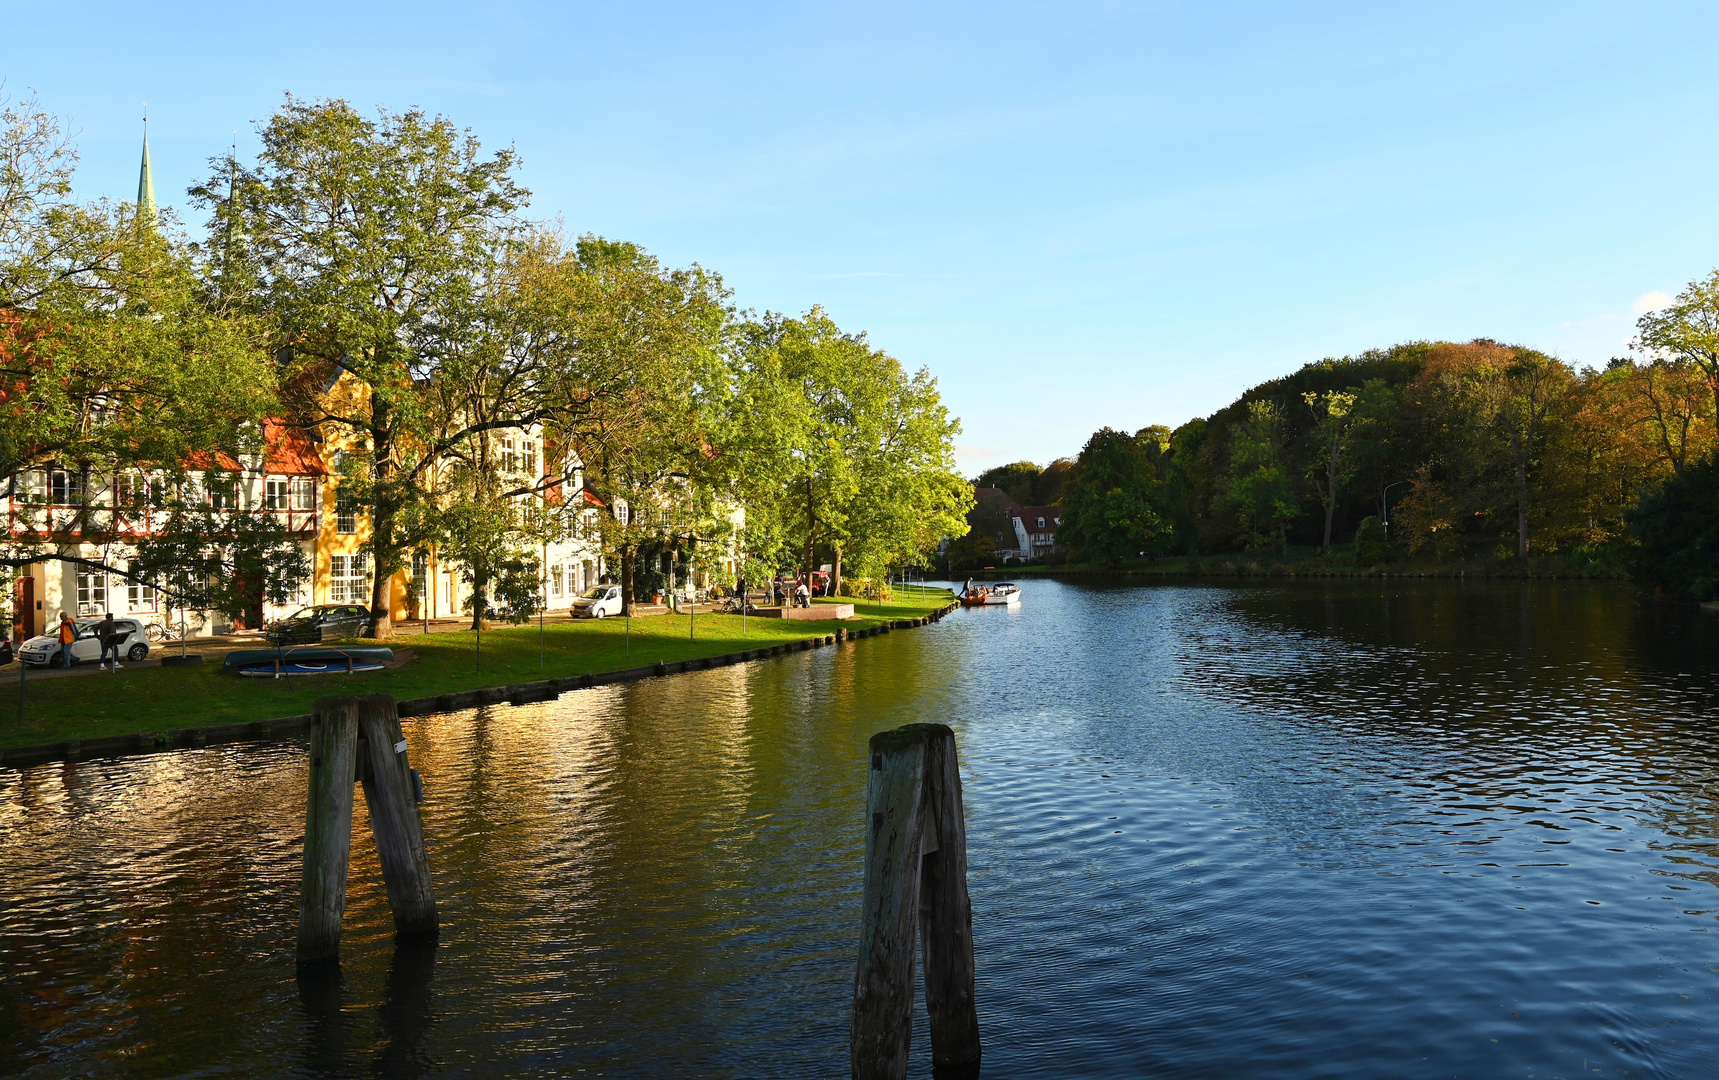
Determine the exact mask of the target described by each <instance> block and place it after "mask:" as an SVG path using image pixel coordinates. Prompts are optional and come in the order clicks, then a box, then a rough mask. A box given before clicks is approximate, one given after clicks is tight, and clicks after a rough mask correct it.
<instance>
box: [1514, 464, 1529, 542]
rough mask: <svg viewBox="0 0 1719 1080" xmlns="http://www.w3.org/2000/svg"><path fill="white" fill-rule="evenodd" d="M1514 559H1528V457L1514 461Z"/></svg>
mask: <svg viewBox="0 0 1719 1080" xmlns="http://www.w3.org/2000/svg"><path fill="white" fill-rule="evenodd" d="M1516 557H1517V558H1519V559H1526V558H1527V557H1528V456H1527V455H1526V454H1524V455H1522V456H1521V457H1518V458H1517V459H1516Z"/></svg>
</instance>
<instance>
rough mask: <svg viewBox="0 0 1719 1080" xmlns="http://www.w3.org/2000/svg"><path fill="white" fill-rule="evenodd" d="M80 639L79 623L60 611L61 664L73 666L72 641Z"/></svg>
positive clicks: (62, 665) (65, 666) (67, 666)
mask: <svg viewBox="0 0 1719 1080" xmlns="http://www.w3.org/2000/svg"><path fill="white" fill-rule="evenodd" d="M77 639H78V627H77V624H76V623H74V622H72V617H71V616H70V615H67V614H66V613H65V612H63V611H62V612H60V666H61V667H64V668H69V667H71V666H72V642H74V641H76V640H77Z"/></svg>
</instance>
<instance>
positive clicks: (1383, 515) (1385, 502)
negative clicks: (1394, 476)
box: [1379, 480, 1408, 537]
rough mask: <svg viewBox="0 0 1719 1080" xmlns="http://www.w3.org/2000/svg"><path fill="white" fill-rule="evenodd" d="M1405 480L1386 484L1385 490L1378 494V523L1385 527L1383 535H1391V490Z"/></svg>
mask: <svg viewBox="0 0 1719 1080" xmlns="http://www.w3.org/2000/svg"><path fill="white" fill-rule="evenodd" d="M1406 483H1408V481H1407V480H1398V481H1397V482H1396V483H1394V484H1386V485H1385V490H1383V491H1381V492H1379V523H1380V524H1381V525H1383V526H1384V527H1385V535H1386V536H1387V537H1389V536H1390V535H1391V489H1392V488H1394V487H1396V486H1398V485H1399V484H1406Z"/></svg>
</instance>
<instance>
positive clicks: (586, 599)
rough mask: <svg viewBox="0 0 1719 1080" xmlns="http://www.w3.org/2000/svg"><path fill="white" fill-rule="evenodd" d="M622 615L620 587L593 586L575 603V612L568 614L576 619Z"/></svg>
mask: <svg viewBox="0 0 1719 1080" xmlns="http://www.w3.org/2000/svg"><path fill="white" fill-rule="evenodd" d="M620 613H621V587H620V586H619V585H593V586H591V587H590V588H589V589H586V590H585V593H584V595H583V596H581V597H579V599H577V600H575V601H573V610H572V611H571V612H569V613H568V614H570V615H572V616H573V617H574V618H575V619H587V618H589V619H601V618H603V617H604V616H607V615H619V614H620Z"/></svg>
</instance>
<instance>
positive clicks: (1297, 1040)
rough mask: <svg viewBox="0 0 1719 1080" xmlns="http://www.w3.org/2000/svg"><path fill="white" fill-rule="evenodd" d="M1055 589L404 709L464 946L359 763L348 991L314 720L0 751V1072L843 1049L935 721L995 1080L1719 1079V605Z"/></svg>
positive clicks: (662, 1060) (808, 1065)
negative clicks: (403, 875) (432, 934)
mask: <svg viewBox="0 0 1719 1080" xmlns="http://www.w3.org/2000/svg"><path fill="white" fill-rule="evenodd" d="M1024 588H1025V598H1024V600H1023V603H1022V604H1021V605H1020V607H1019V609H1018V610H1001V609H990V610H982V611H973V612H961V613H959V614H957V615H955V616H952V617H951V618H949V619H947V620H945V621H944V622H942V623H939V624H937V625H935V626H931V627H927V628H924V629H920V630H915V631H913V632H911V633H895V634H890V635H886V636H883V637H880V638H874V639H869V640H866V641H862V642H857V643H854V644H852V645H850V646H846V647H843V648H840V649H822V650H818V651H816V652H813V653H806V654H797V655H795V656H791V657H786V658H780V659H776V660H770V661H762V662H758V663H754V664H748V665H743V666H739V667H733V668H724V669H720V670H715V671H709V672H701V673H697V674H692V675H686V676H679V677H673V678H668V679H660V680H652V681H649V682H646V683H641V684H635V685H632V686H627V687H610V688H600V689H597V690H591V691H582V692H578V693H572V694H568V695H566V696H565V697H563V698H562V699H561V700H560V701H558V702H554V703H549V704H545V705H533V706H523V707H518V708H513V707H508V706H501V707H498V708H493V709H485V710H479V711H476V712H467V713H458V714H451V715H447V716H439V717H430V718H424V719H420V720H414V721H410V722H408V724H407V734H408V737H409V738H410V740H411V742H412V747H413V751H412V753H413V759H414V764H416V765H417V766H418V767H419V768H420V769H421V770H423V772H424V774H425V780H426V785H427V788H428V794H429V797H430V802H429V803H428V804H427V805H426V806H425V808H424V810H425V828H426V833H427V835H428V838H429V843H430V848H431V853H430V854H431V863H432V867H433V870H434V874H435V884H436V889H437V894H438V900H439V902H440V905H441V911H442V917H443V925H444V931H443V935H442V940H441V943H440V945H439V947H436V948H432V949H411V948H406V949H397V948H396V946H395V943H394V940H393V937H392V933H391V924H390V921H389V915H388V910H387V905H386V901H385V898H384V896H383V891H382V886H381V881H380V877H379V874H378V871H377V867H376V861H375V856H374V851H373V849H372V848H371V845H370V841H369V837H368V829H367V826H366V824H365V820H364V810H363V804H362V798H360V803H359V809H358V811H357V814H356V815H355V837H356V839H355V845H354V859H353V872H352V882H351V890H350V896H351V899H350V903H349V907H348V911H347V921H346V937H345V962H344V966H343V970H342V975H341V977H340V978H339V979H338V980H326V979H322V980H301V979H300V978H299V977H298V973H297V970H296V968H295V966H294V964H293V960H292V947H293V931H294V926H295V920H296V904H297V890H298V874H299V859H300V843H301V839H302V829H303V825H302V822H303V800H304V788H305V767H304V756H303V750H302V746H301V745H300V744H298V743H296V742H293V741H285V742H280V743H272V744H257V745H247V746H227V747H211V748H206V749H202V750H185V751H178V752H174V753H168V754H158V755H152V756H147V757H137V758H129V759H118V760H105V761H91V762H84V763H77V764H67V763H60V764H51V765H43V766H39V767H35V768H31V769H26V770H22V771H17V770H3V769H0V1010H3V1011H0V1073H4V1074H8V1075H22V1076H27V1077H44V1078H45V1077H64V1076H135V1077H154V1076H180V1075H190V1076H279V1075H300V1076H387V1077H396V1076H397V1077H411V1076H494V1075H509V1076H545V1077H547V1076H562V1075H585V1076H699V1077H704V1076H710V1077H742V1076H746V1077H751V1076H784V1077H786V1076H793V1077H806V1076H838V1075H845V1073H846V1061H847V1058H846V1033H847V1023H848V1012H847V1007H848V1002H849V999H850V995H851V993H852V978H853V962H854V945H855V937H856V933H857V928H858V927H857V924H858V889H859V884H860V865H859V864H860V857H861V852H862V847H863V836H862V832H861V826H862V823H863V802H864V782H865V753H864V749H865V740H866V738H867V737H868V736H869V735H870V734H872V733H873V732H875V731H878V730H882V729H884V728H888V727H893V726H896V725H898V724H901V723H907V722H911V721H923V720H931V721H941V722H946V723H949V724H950V725H952V726H953V727H954V728H955V730H956V733H957V738H958V740H959V745H960V752H961V754H962V759H963V775H964V778H965V785H966V800H967V813H968V830H969V844H970V852H969V854H970V861H971V867H970V873H971V884H972V891H973V902H974V935H975V940H976V943H977V954H978V964H979V987H978V996H979V1010H980V1020H981V1024H982V1029H983V1037H984V1045H985V1055H986V1068H985V1075H987V1076H992V1077H1061V1076H1099V1077H1104V1076H1115V1077H1132V1076H1142V1075H1150V1076H1165V1077H1190V1078H1193V1077H1202V1078H1207V1077H1228V1076H1237V1077H1241V1076H1247V1077H1344V1078H1348V1077H1353V1078H1374V1077H1389V1076H1401V1077H1444V1076H1463V1077H1517V1076H1520V1077H1534V1078H1538V1077H1575V1076H1586V1077H1593V1076H1596V1075H1604V1076H1614V1077H1615V1076H1624V1075H1627V1076H1648V1077H1659V1076H1663V1077H1676V1076H1686V1077H1707V1076H1712V1075H1715V1074H1716V1072H1719V1066H1715V1065H1714V1062H1715V1061H1719V940H1716V939H1715V930H1716V929H1719V923H1716V919H1719V892H1716V886H1719V839H1716V835H1715V834H1716V828H1719V821H1716V813H1715V811H1716V809H1719V803H1716V801H1715V796H1716V795H1719V789H1716V787H1715V780H1716V766H1719V739H1716V737H1715V729H1714V723H1713V717H1714V710H1715V707H1716V705H1719V677H1716V676H1715V664H1714V658H1715V656H1716V655H1719V619H1714V618H1711V617H1706V616H1701V615H1699V614H1694V613H1688V612H1684V611H1681V610H1669V609H1659V608H1652V607H1643V606H1638V605H1636V604H1634V603H1632V602H1631V600H1630V598H1629V595H1628V593H1627V592H1626V591H1624V590H1622V589H1619V588H1615V587H1611V586H1593V585H1571V584H1563V585H1496V584H1491V585H1460V584H1456V583H1449V582H1431V583H1397V582H1390V583H1377V582H1375V583H1367V584H1355V583H1321V582H1316V583H1308V584H1295V585H1287V586H1278V585H1273V586H1266V587H1244V588H1233V587H1232V588H1225V587H1203V586H1191V587H1165V586H1157V587H1114V588H1104V587H1083V586H1070V585H1063V584H1058V583H1054V582H1029V583H1027V584H1026V585H1025V586H1024ZM925 1044H926V1038H925V1032H924V1026H923V1015H922V1014H921V1016H920V1018H919V1025H918V1027H917V1028H916V1043H915V1050H916V1054H917V1055H918V1064H917V1065H916V1066H915V1068H916V1073H917V1074H921V1075H927V1074H929V1065H928V1064H927V1060H928V1059H927V1055H926V1046H925Z"/></svg>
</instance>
